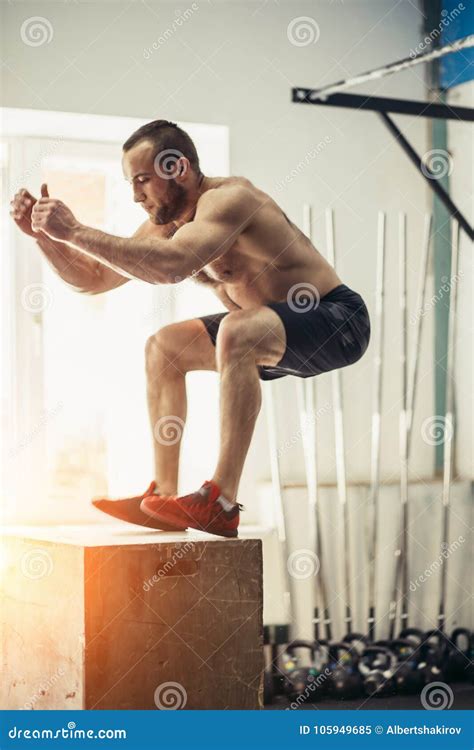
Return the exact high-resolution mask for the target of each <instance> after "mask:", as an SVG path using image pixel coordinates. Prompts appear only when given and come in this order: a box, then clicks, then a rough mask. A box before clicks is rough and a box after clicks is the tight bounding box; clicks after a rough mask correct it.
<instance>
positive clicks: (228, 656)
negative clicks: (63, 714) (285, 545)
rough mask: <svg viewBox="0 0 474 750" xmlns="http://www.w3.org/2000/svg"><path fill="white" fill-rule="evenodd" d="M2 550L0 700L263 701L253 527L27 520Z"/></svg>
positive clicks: (28, 705) (258, 560)
mask: <svg viewBox="0 0 474 750" xmlns="http://www.w3.org/2000/svg"><path fill="white" fill-rule="evenodd" d="M2 555H3V574H2V580H1V589H0V594H1V615H0V628H1V631H0V643H1V649H2V654H1V663H2V679H1V683H0V705H1V707H2V708H12V709H19V708H25V709H154V710H156V709H157V708H161V709H164V708H166V709H169V708H186V709H258V708H261V707H262V669H263V640H262V609H263V596H262V552H261V542H260V540H259V539H222V538H219V537H216V536H211V535H207V534H201V533H199V532H187V533H184V534H174V533H163V532H154V531H144V532H142V531H141V530H139V529H138V530H137V531H135V530H134V529H131V530H128V529H125V528H124V526H123V525H120V526H114V527H104V526H101V527H92V526H81V527H79V526H77V527H62V528H56V529H54V528H46V527H43V528H40V527H36V528H35V529H33V528H26V527H25V528H10V529H9V530H8V532H7V533H4V535H3V536H2Z"/></svg>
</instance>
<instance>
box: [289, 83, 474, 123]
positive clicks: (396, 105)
mask: <svg viewBox="0 0 474 750" xmlns="http://www.w3.org/2000/svg"><path fill="white" fill-rule="evenodd" d="M313 92H314V89H307V88H304V87H302V86H298V87H294V88H292V90H291V93H292V102H293V103H295V104H316V105H317V106H319V107H343V108H345V109H358V110H367V111H369V112H389V113H391V114H398V115H411V116H416V117H430V118H433V119H441V120H458V122H459V121H461V122H474V109H473V108H470V107H453V106H451V105H449V104H439V103H437V102H420V101H417V100H413V99H393V98H389V97H385V96H369V95H367V96H364V95H363V94H332V95H331V96H329V97H328V98H327V99H315V100H312V99H311V94H312V93H313Z"/></svg>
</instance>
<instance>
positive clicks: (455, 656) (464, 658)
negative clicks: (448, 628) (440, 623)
mask: <svg viewBox="0 0 474 750" xmlns="http://www.w3.org/2000/svg"><path fill="white" fill-rule="evenodd" d="M471 637H472V636H471V631H470V630H468V629H467V628H455V630H453V632H452V634H451V638H450V641H451V643H449V645H448V653H447V657H446V668H445V678H446V682H458V681H462V680H467V677H468V675H467V670H468V668H469V665H470V662H471V659H470V643H471Z"/></svg>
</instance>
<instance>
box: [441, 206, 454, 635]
mask: <svg viewBox="0 0 474 750" xmlns="http://www.w3.org/2000/svg"><path fill="white" fill-rule="evenodd" d="M451 232H452V234H451V279H452V280H453V279H454V281H453V283H452V284H451V289H450V294H449V321H448V352H447V361H446V373H447V375H446V413H445V419H444V466H443V496H442V497H443V516H442V531H441V535H442V538H441V547H442V548H443V547H446V546H449V521H450V518H449V509H450V503H451V481H452V475H453V443H454V367H455V354H456V350H455V345H456V306H457V296H458V294H457V278H456V277H457V274H458V265H459V225H458V224H457V222H455V221H453V223H452V227H451ZM442 551H443V552H444V549H443V550H442ZM443 557H444V560H443V565H442V567H441V585H440V599H439V614H438V627H439V629H440V630H443V628H444V625H445V622H446V578H447V567H448V557H447V556H446V555H444V556H443Z"/></svg>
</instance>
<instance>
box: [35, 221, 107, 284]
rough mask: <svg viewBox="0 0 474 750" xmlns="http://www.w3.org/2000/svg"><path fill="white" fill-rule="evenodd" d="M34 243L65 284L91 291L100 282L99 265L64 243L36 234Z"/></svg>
mask: <svg viewBox="0 0 474 750" xmlns="http://www.w3.org/2000/svg"><path fill="white" fill-rule="evenodd" d="M36 242H37V244H38V246H39V247H40V249H41V251H42V253H43V255H44V257H45V258H46V260H47V261H48V263H49V264H50V266H52V268H53V269H54V270H55V271H56V273H57V274H58V275H59V276H60V277H61V278H62V279H63V280H64V281H65V282H66V283H67V284H70V285H71V286H73V287H74V288H76V289H80V290H82V291H93V290H94V289H95V287H96V286H97V285H98V284H99V282H100V277H101V268H100V263H99V262H98V261H96V260H94V259H92V258H88V257H87V256H86V255H84V253H81V252H80V251H79V250H77V249H76V248H74V247H71V246H70V245H67V244H66V243H65V242H60V241H59V240H53V239H51V237H48V236H47V235H45V234H41V233H38V235H37V236H36Z"/></svg>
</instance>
